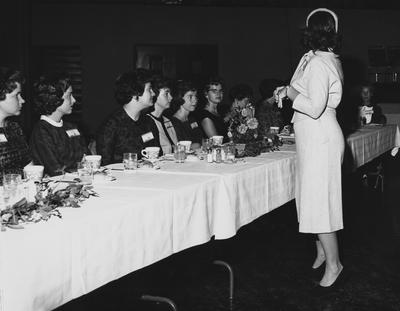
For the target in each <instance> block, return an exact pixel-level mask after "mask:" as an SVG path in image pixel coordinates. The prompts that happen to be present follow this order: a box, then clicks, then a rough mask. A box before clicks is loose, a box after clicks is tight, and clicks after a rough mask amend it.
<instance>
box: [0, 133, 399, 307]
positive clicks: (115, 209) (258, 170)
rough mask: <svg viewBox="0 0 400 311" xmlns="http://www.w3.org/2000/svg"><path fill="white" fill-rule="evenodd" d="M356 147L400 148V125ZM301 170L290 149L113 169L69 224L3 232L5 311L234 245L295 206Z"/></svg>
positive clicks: (0, 264)
mask: <svg viewBox="0 0 400 311" xmlns="http://www.w3.org/2000/svg"><path fill="white" fill-rule="evenodd" d="M347 141H348V144H349V145H350V147H351V149H352V152H354V159H355V160H356V163H357V165H362V164H363V163H366V162H367V161H369V160H370V159H371V157H373V156H377V155H379V154H380V153H383V152H385V151H387V150H389V149H391V148H394V147H398V146H400V136H399V130H398V128H397V127H396V126H386V127H382V128H374V129H361V130H359V131H357V132H356V133H354V134H352V135H351V136H350V137H349V138H348V140H347ZM381 145H382V146H381ZM121 167H122V164H115V165H113V168H115V169H121ZM295 170H296V152H295V146H294V145H284V146H282V148H281V149H280V151H277V152H270V153H263V154H261V155H260V156H257V157H254V158H245V159H244V160H241V161H238V162H237V163H234V164H225V163H221V164H217V163H207V162H206V161H195V162H189V161H186V162H185V163H174V162H172V161H164V162H161V163H160V169H159V170H152V169H148V170H145V169H138V170H135V171H133V172H131V173H127V172H124V171H113V175H114V176H115V177H116V181H95V182H94V188H95V190H96V192H98V194H99V197H91V198H89V199H88V200H86V201H84V202H83V203H82V207H81V208H63V209H61V213H62V216H63V217H62V219H58V218H52V219H50V220H49V221H47V222H40V223H36V224H30V225H26V226H25V229H23V230H11V229H8V230H7V231H5V232H0V311H26V310H40V311H41V310H52V309H54V308H56V307H58V306H60V305H62V304H64V303H66V302H68V301H70V300H72V299H74V298H77V297H79V296H82V295H84V294H87V293H89V292H91V291H93V290H95V289H96V288H98V287H100V286H102V285H105V284H107V283H109V282H111V281H113V280H116V279H118V278H120V277H122V276H124V275H127V274H129V273H131V272H133V271H136V270H139V269H141V268H143V267H146V266H148V265H151V264H153V263H155V262H157V261H159V260H161V259H163V258H166V257H168V256H170V255H172V254H174V253H177V252H180V251H182V250H184V249H187V248H190V247H192V246H195V245H200V244H203V243H206V242H208V241H209V240H210V239H211V238H212V237H213V236H214V237H215V238H216V239H227V238H230V237H232V236H234V235H235V234H236V232H237V230H238V229H239V228H240V227H242V226H244V225H246V224H248V223H250V222H252V221H253V220H255V219H256V218H258V217H260V216H262V215H264V214H266V213H268V212H270V211H272V210H274V209H276V208H277V207H279V206H281V205H283V204H285V203H287V202H289V201H291V200H292V199H294V194H295Z"/></svg>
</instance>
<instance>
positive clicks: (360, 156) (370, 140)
mask: <svg viewBox="0 0 400 311" xmlns="http://www.w3.org/2000/svg"><path fill="white" fill-rule="evenodd" d="M347 143H348V145H349V147H350V150H351V157H352V166H353V167H354V168H358V167H360V166H362V165H364V164H365V163H368V162H369V161H371V160H373V159H375V158H376V157H378V156H380V155H381V154H383V153H385V152H387V151H389V150H391V149H393V148H395V147H399V146H400V133H399V128H398V126H397V125H395V124H388V125H386V126H367V127H364V128H361V129H359V130H358V131H357V132H355V133H353V134H351V135H350V136H349V137H348V138H347Z"/></svg>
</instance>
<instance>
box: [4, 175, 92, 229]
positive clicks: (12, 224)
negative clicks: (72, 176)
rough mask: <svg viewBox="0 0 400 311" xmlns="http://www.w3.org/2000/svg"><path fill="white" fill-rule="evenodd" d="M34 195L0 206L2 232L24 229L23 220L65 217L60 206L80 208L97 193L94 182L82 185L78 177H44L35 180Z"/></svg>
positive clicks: (34, 220) (32, 220) (33, 220)
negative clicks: (64, 178) (81, 204)
mask: <svg viewBox="0 0 400 311" xmlns="http://www.w3.org/2000/svg"><path fill="white" fill-rule="evenodd" d="M35 185H36V191H35V192H36V194H35V195H34V198H32V200H31V199H29V195H28V199H27V198H26V196H23V197H22V198H20V199H19V200H18V201H17V202H15V203H12V204H9V205H8V206H6V207H5V209H3V210H1V209H0V223H1V231H4V230H5V227H9V228H12V229H23V228H24V227H23V225H22V224H23V223H29V222H31V223H32V222H33V223H35V222H39V221H42V220H48V219H50V218H51V217H52V216H56V217H59V218H62V215H61V213H60V211H59V208H61V207H73V208H77V207H80V203H81V202H82V201H84V200H86V199H87V198H89V197H90V196H98V195H97V193H96V192H95V191H93V186H92V185H85V184H82V183H81V182H80V181H79V180H73V181H68V182H63V181H50V180H45V179H44V180H43V181H41V182H36V183H35Z"/></svg>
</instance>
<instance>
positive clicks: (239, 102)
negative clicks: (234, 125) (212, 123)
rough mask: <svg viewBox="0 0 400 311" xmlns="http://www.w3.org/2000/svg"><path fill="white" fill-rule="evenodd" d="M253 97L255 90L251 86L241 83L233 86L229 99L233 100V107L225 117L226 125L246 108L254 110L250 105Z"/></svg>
mask: <svg viewBox="0 0 400 311" xmlns="http://www.w3.org/2000/svg"><path fill="white" fill-rule="evenodd" d="M252 96H253V90H252V89H251V87H250V86H249V85H247V84H244V83H241V84H237V85H235V86H233V87H232V88H231V90H230V91H229V99H230V100H231V106H230V109H229V111H228V113H227V114H226V115H225V117H224V121H225V123H229V121H230V120H231V118H232V117H233V116H234V115H235V114H237V113H239V112H241V111H242V110H243V109H244V108H246V107H249V108H252V106H251V104H250V99H251V97H252ZM250 106H251V107H250ZM253 113H254V110H253ZM253 116H254V115H253Z"/></svg>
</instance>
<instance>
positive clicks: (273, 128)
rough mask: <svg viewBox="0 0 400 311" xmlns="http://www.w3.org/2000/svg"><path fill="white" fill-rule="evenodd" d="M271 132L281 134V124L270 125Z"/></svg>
mask: <svg viewBox="0 0 400 311" xmlns="http://www.w3.org/2000/svg"><path fill="white" fill-rule="evenodd" d="M269 132H270V133H271V134H279V126H270V128H269Z"/></svg>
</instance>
